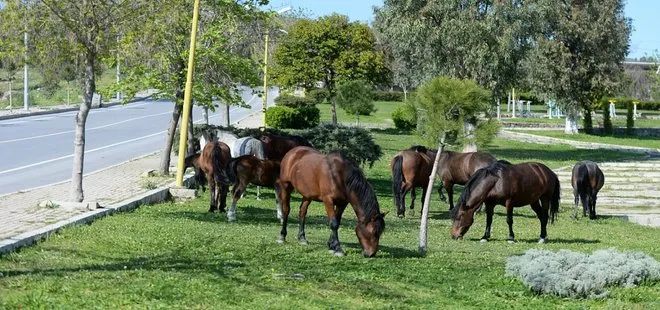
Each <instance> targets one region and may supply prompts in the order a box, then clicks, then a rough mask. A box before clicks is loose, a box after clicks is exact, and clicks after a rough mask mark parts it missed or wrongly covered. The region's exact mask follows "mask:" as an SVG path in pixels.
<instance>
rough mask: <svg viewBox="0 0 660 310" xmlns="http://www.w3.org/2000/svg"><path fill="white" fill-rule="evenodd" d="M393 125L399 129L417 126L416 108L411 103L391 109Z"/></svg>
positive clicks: (409, 128) (410, 128)
mask: <svg viewBox="0 0 660 310" xmlns="http://www.w3.org/2000/svg"><path fill="white" fill-rule="evenodd" d="M392 120H393V121H394V126H395V127H396V128H397V129H401V130H412V129H415V127H417V110H415V107H414V106H413V105H412V104H409V103H405V104H402V105H399V106H398V107H396V109H394V111H392Z"/></svg>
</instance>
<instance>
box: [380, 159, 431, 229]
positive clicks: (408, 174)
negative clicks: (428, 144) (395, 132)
mask: <svg viewBox="0 0 660 310" xmlns="http://www.w3.org/2000/svg"><path fill="white" fill-rule="evenodd" d="M432 168H433V160H432V159H431V158H429V157H428V156H427V155H426V152H416V151H413V150H410V149H408V150H404V151H401V152H399V153H397V154H396V155H394V158H392V161H391V162H390V170H391V171H392V197H394V205H395V206H396V214H397V216H398V217H405V216H406V203H405V198H406V194H407V193H408V192H409V191H410V200H411V201H410V216H413V215H414V212H413V209H414V207H415V198H416V193H415V189H416V188H417V187H421V188H422V205H423V204H424V197H426V188H427V185H428V184H429V176H430V175H431V170H432Z"/></svg>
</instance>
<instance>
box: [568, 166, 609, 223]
mask: <svg viewBox="0 0 660 310" xmlns="http://www.w3.org/2000/svg"><path fill="white" fill-rule="evenodd" d="M603 184H605V175H603V171H602V170H600V168H598V165H597V164H596V163H595V162H593V161H588V160H585V161H581V162H579V163H577V164H575V166H573V175H572V177H571V185H572V186H573V196H574V197H575V210H574V211H573V218H576V219H577V209H578V201H579V200H581V201H582V216H583V217H586V216H587V210H588V211H589V218H590V219H592V220H595V219H596V196H597V195H598V191H600V189H601V188H603Z"/></svg>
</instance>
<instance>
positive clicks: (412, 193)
mask: <svg viewBox="0 0 660 310" xmlns="http://www.w3.org/2000/svg"><path fill="white" fill-rule="evenodd" d="M416 198H417V190H415V188H414V187H413V188H411V189H410V216H413V215H415V199H416ZM422 199H424V198H423V197H422ZM422 205H423V203H422Z"/></svg>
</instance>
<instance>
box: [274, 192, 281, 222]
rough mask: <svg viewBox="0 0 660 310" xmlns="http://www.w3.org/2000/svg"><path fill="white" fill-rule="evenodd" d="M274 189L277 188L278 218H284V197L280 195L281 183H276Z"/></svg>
mask: <svg viewBox="0 0 660 310" xmlns="http://www.w3.org/2000/svg"><path fill="white" fill-rule="evenodd" d="M274 189H275V205H276V209H277V219H278V220H282V197H280V192H281V190H280V185H279V183H275V186H274Z"/></svg>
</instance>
